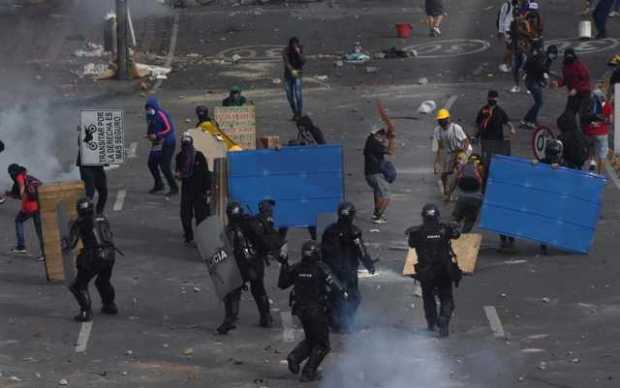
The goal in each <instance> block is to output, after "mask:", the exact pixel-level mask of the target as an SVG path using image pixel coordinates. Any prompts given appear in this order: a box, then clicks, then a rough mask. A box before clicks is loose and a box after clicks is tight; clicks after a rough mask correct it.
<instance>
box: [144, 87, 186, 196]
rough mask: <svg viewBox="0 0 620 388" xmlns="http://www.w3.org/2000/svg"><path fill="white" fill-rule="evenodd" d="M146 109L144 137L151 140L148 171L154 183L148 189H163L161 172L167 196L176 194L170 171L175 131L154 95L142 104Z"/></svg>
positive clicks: (177, 191)
mask: <svg viewBox="0 0 620 388" xmlns="http://www.w3.org/2000/svg"><path fill="white" fill-rule="evenodd" d="M144 109H145V111H146V123H147V132H146V137H147V138H148V139H149V140H150V141H151V152H150V154H149V161H148V166H149V171H150V172H151V175H153V180H154V181H155V184H154V186H153V188H152V189H151V190H150V191H149V193H150V194H155V193H157V192H160V191H162V190H163V189H164V184H163V182H162V180H161V174H160V170H161V172H162V173H163V174H164V177H165V178H166V181H167V182H168V189H169V191H168V193H167V194H166V195H167V196H172V195H177V194H178V193H179V187H178V186H177V183H176V182H175V180H174V174H173V173H172V159H173V158H174V150H175V148H176V141H177V140H176V131H175V128H174V124H173V123H172V120H171V119H170V115H169V114H168V113H167V112H166V111H164V110H163V109H162V108H161V107H160V106H159V102H158V101H157V98H155V96H150V97H149V98H148V99H147V100H146V104H145V105H144Z"/></svg>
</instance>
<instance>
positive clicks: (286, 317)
mask: <svg viewBox="0 0 620 388" xmlns="http://www.w3.org/2000/svg"><path fill="white" fill-rule="evenodd" d="M280 317H281V318H282V328H283V329H282V338H283V339H284V342H289V343H290V342H294V341H295V328H294V327H293V315H291V312H290V311H282V312H281V313H280Z"/></svg>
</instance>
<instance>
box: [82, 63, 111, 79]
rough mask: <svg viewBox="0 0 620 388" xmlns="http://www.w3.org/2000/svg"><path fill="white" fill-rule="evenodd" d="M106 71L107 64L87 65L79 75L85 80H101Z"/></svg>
mask: <svg viewBox="0 0 620 388" xmlns="http://www.w3.org/2000/svg"><path fill="white" fill-rule="evenodd" d="M106 70H108V65H107V64H105V63H87V64H86V65H84V67H83V69H82V72H81V73H79V74H78V76H79V77H80V78H84V77H86V76H93V77H94V78H99V77H100V76H102V75H103V74H104V73H105V72H106Z"/></svg>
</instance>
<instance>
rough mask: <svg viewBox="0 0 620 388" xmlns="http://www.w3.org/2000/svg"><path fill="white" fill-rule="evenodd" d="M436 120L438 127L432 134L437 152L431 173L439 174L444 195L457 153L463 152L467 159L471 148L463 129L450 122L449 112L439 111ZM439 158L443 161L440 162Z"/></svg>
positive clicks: (454, 165) (445, 110)
mask: <svg viewBox="0 0 620 388" xmlns="http://www.w3.org/2000/svg"><path fill="white" fill-rule="evenodd" d="M436 119H437V124H438V125H437V127H435V130H434V132H433V141H434V142H435V143H436V144H437V151H436V152H435V161H434V162H433V173H434V174H435V175H437V174H440V177H441V183H442V195H446V194H447V193H448V176H449V175H450V174H452V173H453V172H454V168H455V167H456V157H457V154H458V152H459V151H463V152H464V153H465V156H466V157H469V155H470V154H471V151H472V148H471V145H470V142H469V138H468V137H467V134H465V131H464V130H463V127H461V126H460V125H458V124H456V123H453V122H451V121H450V112H449V111H448V110H447V109H440V110H439V111H438V112H437V116H436ZM442 153H443V155H442ZM441 157H443V161H440V159H441Z"/></svg>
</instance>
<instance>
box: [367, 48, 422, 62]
mask: <svg viewBox="0 0 620 388" xmlns="http://www.w3.org/2000/svg"><path fill="white" fill-rule="evenodd" d="M417 56H418V52H417V51H415V50H402V49H397V48H396V47H391V48H389V49H387V50H383V51H380V52H378V53H375V54H374V57H375V58H377V59H394V58H411V57H417Z"/></svg>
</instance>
